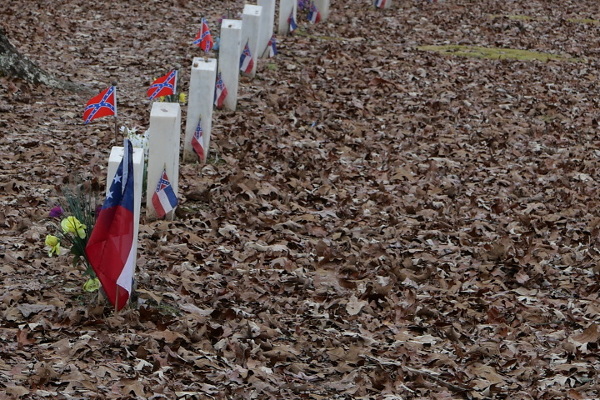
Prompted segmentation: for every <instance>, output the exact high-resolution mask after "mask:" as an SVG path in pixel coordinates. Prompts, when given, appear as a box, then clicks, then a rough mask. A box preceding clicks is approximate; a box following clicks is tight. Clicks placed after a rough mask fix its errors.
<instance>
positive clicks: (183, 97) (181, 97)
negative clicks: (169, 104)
mask: <svg viewBox="0 0 600 400" xmlns="http://www.w3.org/2000/svg"><path fill="white" fill-rule="evenodd" d="M179 102H180V103H181V104H185V103H186V102H187V95H186V94H185V93H183V92H181V93H179Z"/></svg>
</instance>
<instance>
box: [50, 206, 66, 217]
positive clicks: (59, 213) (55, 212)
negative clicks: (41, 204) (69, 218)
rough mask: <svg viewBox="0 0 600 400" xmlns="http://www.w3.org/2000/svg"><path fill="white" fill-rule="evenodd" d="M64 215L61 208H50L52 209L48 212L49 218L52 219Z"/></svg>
mask: <svg viewBox="0 0 600 400" xmlns="http://www.w3.org/2000/svg"><path fill="white" fill-rule="evenodd" d="M64 213H65V211H64V210H63V209H62V207H61V206H55V207H52V209H51V210H50V216H51V217H52V218H60V217H61V216H62V215H63V214H64Z"/></svg>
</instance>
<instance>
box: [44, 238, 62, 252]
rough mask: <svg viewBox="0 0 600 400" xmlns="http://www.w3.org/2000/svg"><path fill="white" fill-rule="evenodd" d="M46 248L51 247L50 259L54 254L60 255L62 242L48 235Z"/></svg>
mask: <svg viewBox="0 0 600 400" xmlns="http://www.w3.org/2000/svg"><path fill="white" fill-rule="evenodd" d="M46 246H48V247H50V250H48V256H49V257H52V255H53V254H56V255H59V254H60V240H59V239H58V238H57V237H56V236H52V235H46Z"/></svg>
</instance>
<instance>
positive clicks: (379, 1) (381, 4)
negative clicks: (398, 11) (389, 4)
mask: <svg viewBox="0 0 600 400" xmlns="http://www.w3.org/2000/svg"><path fill="white" fill-rule="evenodd" d="M385 3H386V0H375V7H377V8H385Z"/></svg>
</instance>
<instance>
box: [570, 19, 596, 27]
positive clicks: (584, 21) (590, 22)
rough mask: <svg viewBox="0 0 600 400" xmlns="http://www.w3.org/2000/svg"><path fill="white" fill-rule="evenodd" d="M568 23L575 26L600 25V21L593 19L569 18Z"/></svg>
mask: <svg viewBox="0 0 600 400" xmlns="http://www.w3.org/2000/svg"><path fill="white" fill-rule="evenodd" d="M567 21H569V22H573V23H575V24H587V25H600V20H597V19H591V18H569V19H567Z"/></svg>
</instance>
